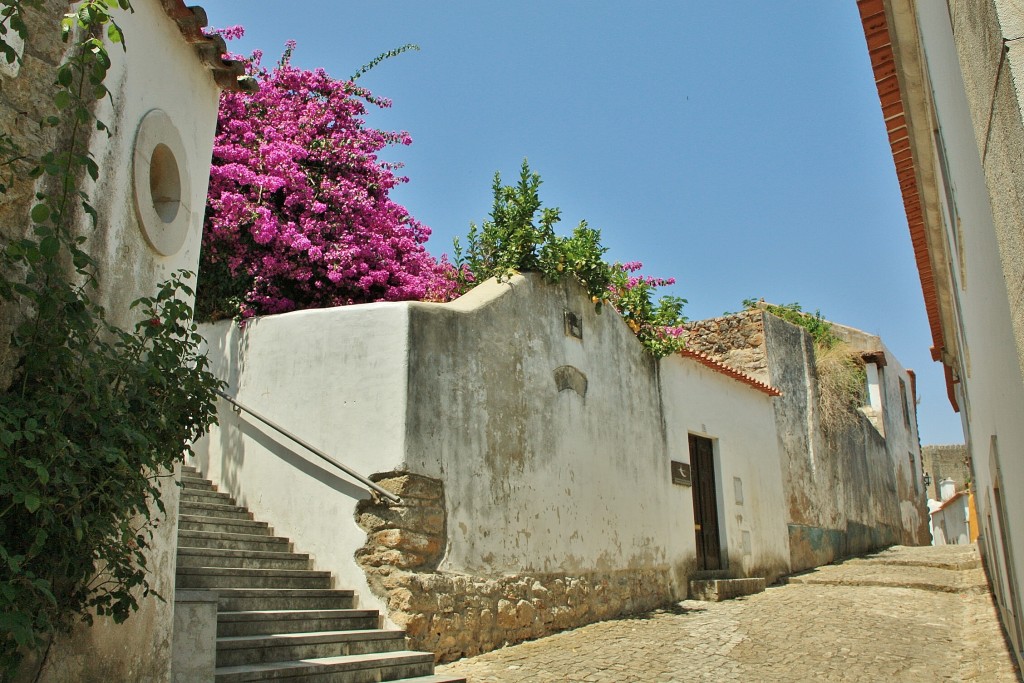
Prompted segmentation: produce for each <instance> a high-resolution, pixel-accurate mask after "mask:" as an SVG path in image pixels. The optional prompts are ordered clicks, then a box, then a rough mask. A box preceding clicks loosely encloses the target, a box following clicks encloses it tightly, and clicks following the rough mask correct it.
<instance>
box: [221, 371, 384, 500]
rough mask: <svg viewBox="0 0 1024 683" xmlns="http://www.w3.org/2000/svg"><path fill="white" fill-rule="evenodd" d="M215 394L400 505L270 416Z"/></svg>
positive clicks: (361, 476)
mask: <svg viewBox="0 0 1024 683" xmlns="http://www.w3.org/2000/svg"><path fill="white" fill-rule="evenodd" d="M217 395H218V396H220V397H221V398H222V399H224V400H225V401H227V402H228V403H230V404H231V405H233V406H235V407H236V408H238V409H239V410H241V411H243V412H246V413H249V414H250V415H252V416H253V417H255V418H256V419H257V420H259V421H260V422H262V423H263V424H265V425H267V426H268V427H271V428H273V429H276V430H277V431H278V432H280V433H281V434H284V435H285V436H287V437H288V438H289V439H291V440H292V441H294V442H295V443H297V444H299V445H300V446H302V447H303V448H305V449H306V450H308V451H309V452H310V453H312V454H313V455H316V456H318V457H319V458H320V459H322V460H325V461H327V462H329V463H330V464H332V465H334V466H335V467H337V468H338V469H339V470H341V471H342V472H344V473H345V474H347V475H349V476H350V477H352V478H354V479H358V480H359V481H360V482H362V483H363V484H365V485H366V486H368V487H369V488H370V489H371V490H373V491H375V492H376V493H379V494H380V495H382V496H384V497H385V498H387V499H388V500H390V501H391V502H393V503H398V504H399V505H401V503H402V499H401V498H399V497H398V496H396V495H395V494H393V493H391V491H388V490H386V489H383V488H381V487H380V486H379V485H377V484H375V483H374V482H372V481H370V480H369V479H367V478H366V477H364V476H363V475H361V474H359V473H358V472H356V471H355V470H353V469H352V468H350V467H347V466H345V465H342V464H341V463H340V462H338V461H337V460H335V459H334V458H331V457H330V456H328V455H327V454H326V453H324V452H323V451H321V450H320V449H319V448H317V447H316V446H313V445H312V444H309V443H307V442H306V441H304V440H303V439H300V438H299V437H298V436H296V435H295V434H292V433H291V432H290V431H288V430H287V429H285V428H284V427H282V426H281V425H279V424H277V423H276V422H274V421H273V420H271V419H270V418H268V417H265V416H263V415H260V414H259V413H257V412H256V411H255V410H253V409H252V408H249V407H248V406H245V405H242V404H241V403H239V402H238V401H236V400H235V399H233V398H232V397H230V396H228V395H227V394H225V393H224V392H223V391H221V390H219V389H218V390H217Z"/></svg>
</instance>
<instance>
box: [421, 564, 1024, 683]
mask: <svg viewBox="0 0 1024 683" xmlns="http://www.w3.org/2000/svg"><path fill="white" fill-rule="evenodd" d="M438 673H440V674H446V675H461V676H466V677H468V679H469V680H471V681H473V682H474V683H524V682H526V681H529V682H531V683H543V682H550V683H555V682H558V683H561V682H562V681H589V682H591V683H632V682H635V683H641V682H642V683H675V682H678V681H700V682H707V683H722V682H723V681H737V682H739V681H743V682H747V681H765V682H774V681H778V682H780V683H781V682H783V681H785V682H786V683H791V682H792V681H849V682H851V683H853V682H858V683H860V682H863V683H875V682H876V681H893V682H897V681H900V682H902V681H965V682H966V681H976V682H977V683H982V682H984V683H994V682H1002V683H1015V682H1016V681H1019V680H1020V678H1019V677H1018V672H1016V671H1015V669H1014V665H1013V660H1012V657H1011V656H1010V653H1009V650H1008V649H1007V646H1006V644H1005V642H1004V640H1003V637H1002V633H1001V632H1000V628H999V622H998V620H997V618H996V613H995V608H994V606H993V603H992V596H991V595H990V594H989V592H988V589H987V586H986V583H985V577H984V574H983V573H982V570H981V569H980V561H979V558H978V553H977V548H976V547H975V546H973V545H972V546H941V547H939V548H931V547H920V548H907V547H896V548H893V549H891V550H888V551H886V552H883V553H879V554H878V555H876V556H874V557H869V558H864V559H860V560H851V561H848V562H845V563H843V564H841V565H835V566H829V567H822V568H819V569H818V570H816V571H814V572H811V573H809V574H804V575H801V576H797V577H793V578H792V579H791V580H790V582H789V584H788V585H784V586H778V587H773V588H769V589H768V590H767V591H765V592H764V593H759V594H757V595H752V596H748V597H745V598H741V599H739V600H729V601H727V602H714V603H711V602H696V601H692V600H684V601H682V602H680V603H678V604H676V605H672V606H671V607H670V608H668V609H663V610H656V611H653V612H651V613H649V614H645V615H643V616H640V617H635V618H628V619H621V620H616V621H607V622H602V623H599V624H592V625H589V626H585V627H583V628H579V629H576V630H573V631H568V632H565V633H560V634H557V635H554V636H552V637H550V638H544V639H541V640H536V641H533V642H530V643H523V644H520V645H515V646H513V647H508V648H503V649H501V650H498V651H496V652H491V653H488V654H485V655H481V656H479V657H472V658H468V659H464V660H462V661H460V662H455V663H453V664H448V665H445V666H442V667H440V668H439V669H438Z"/></svg>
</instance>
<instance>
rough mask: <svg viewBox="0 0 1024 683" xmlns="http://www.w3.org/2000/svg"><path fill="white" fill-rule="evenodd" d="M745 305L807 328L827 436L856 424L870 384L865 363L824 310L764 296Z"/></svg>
mask: <svg viewBox="0 0 1024 683" xmlns="http://www.w3.org/2000/svg"><path fill="white" fill-rule="evenodd" d="M743 308H744V309H746V310H752V309H763V310H765V311H767V312H768V313H771V314H772V315H774V316H777V317H779V318H782V319H783V320H785V321H787V322H790V323H793V324H794V325H797V326H799V327H802V328H804V329H805V330H807V332H808V333H809V334H810V335H811V339H812V340H813V342H814V365H815V369H816V371H817V375H818V417H819V420H820V421H821V427H822V431H823V432H824V434H825V437H826V438H827V439H830V440H835V438H836V437H838V435H839V434H841V433H842V432H843V431H845V430H847V429H851V428H853V427H856V426H857V424H859V421H860V411H859V410H858V409H859V408H860V407H861V406H862V405H863V404H864V394H865V390H866V385H867V375H866V374H865V371H864V364H863V362H862V361H861V360H860V358H859V357H858V356H857V355H856V354H855V353H854V352H853V350H852V349H851V348H850V346H849V344H847V343H846V342H844V341H842V340H841V339H840V338H839V337H838V336H837V335H836V334H835V332H833V330H832V323H831V322H829V321H828V320H826V319H825V317H824V316H822V314H821V311H819V310H815V311H814V313H808V312H806V311H804V310H803V308H802V307H801V306H800V304H798V303H791V304H781V305H780V304H769V303H765V301H764V299H744V300H743Z"/></svg>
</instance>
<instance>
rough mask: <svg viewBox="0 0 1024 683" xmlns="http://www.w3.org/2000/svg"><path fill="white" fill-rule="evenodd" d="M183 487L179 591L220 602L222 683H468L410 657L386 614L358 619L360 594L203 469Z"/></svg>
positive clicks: (191, 472) (190, 472) (428, 660)
mask: <svg viewBox="0 0 1024 683" xmlns="http://www.w3.org/2000/svg"><path fill="white" fill-rule="evenodd" d="M182 483H183V489H182V492H181V508H180V512H181V514H180V518H179V527H178V529H179V530H178V565H177V579H176V588H177V589H178V590H183V591H184V590H211V591H216V593H217V644H216V657H217V659H216V670H215V674H214V675H215V680H216V681H217V683H241V682H242V681H317V682H324V683H327V682H330V683H342V682H343V683H376V682H377V681H401V682H405V683H413V682H415V683H464V682H465V679H464V678H460V677H454V678H453V677H447V676H438V675H434V656H433V654H431V653H427V652H413V651H410V650H408V649H406V642H405V632H404V631H399V630H393V629H382V628H380V623H381V616H380V614H379V612H377V610H366V609H354V607H353V605H354V604H355V595H354V593H353V591H351V590H337V589H334V588H333V587H332V585H333V579H332V577H331V574H330V573H329V572H324V571H315V570H313V569H311V565H312V561H311V560H310V557H309V555H305V554H300V553H295V552H292V547H291V542H290V541H289V540H288V539H287V538H281V537H278V536H274V535H273V533H272V531H271V529H270V527H269V525H268V524H267V523H266V522H258V521H255V520H254V519H253V516H252V513H250V512H249V511H248V510H247V509H246V508H244V507H241V506H238V505H236V504H235V501H234V499H232V498H231V497H229V496H228V495H227V494H225V493H220V492H218V491H217V488H216V486H215V485H213V484H212V483H211V482H210V481H208V480H206V479H202V478H201V477H200V475H199V474H198V473H197V472H196V470H195V469H194V468H192V467H188V466H185V467H183V468H182Z"/></svg>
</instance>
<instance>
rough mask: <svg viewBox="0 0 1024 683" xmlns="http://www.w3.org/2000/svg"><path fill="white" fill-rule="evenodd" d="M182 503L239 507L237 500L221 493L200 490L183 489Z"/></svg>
mask: <svg viewBox="0 0 1024 683" xmlns="http://www.w3.org/2000/svg"><path fill="white" fill-rule="evenodd" d="M181 502H182V503H216V504H219V505H237V504H238V503H237V502H235V499H234V498H232V497H231V496H229V495H228V494H226V493H222V492H221V491H206V490H202V491H200V490H198V489H182V491H181Z"/></svg>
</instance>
